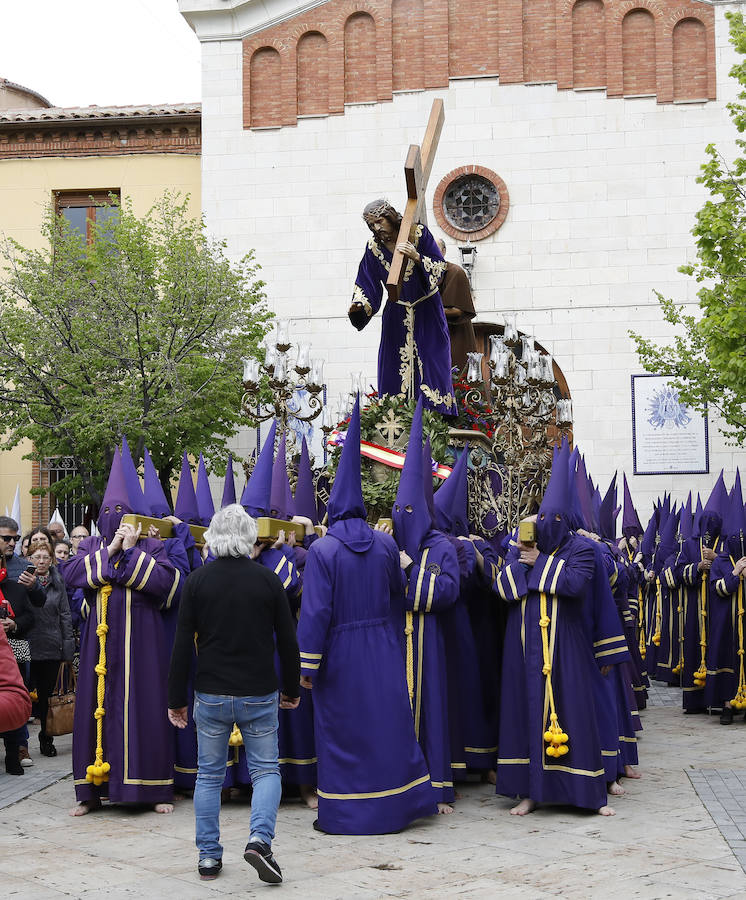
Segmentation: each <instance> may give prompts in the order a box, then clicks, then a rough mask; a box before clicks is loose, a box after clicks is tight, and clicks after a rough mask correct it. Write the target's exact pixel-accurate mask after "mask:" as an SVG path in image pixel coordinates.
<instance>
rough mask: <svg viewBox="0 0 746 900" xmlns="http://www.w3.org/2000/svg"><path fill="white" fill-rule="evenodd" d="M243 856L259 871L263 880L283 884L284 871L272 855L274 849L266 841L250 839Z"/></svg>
mask: <svg viewBox="0 0 746 900" xmlns="http://www.w3.org/2000/svg"><path fill="white" fill-rule="evenodd" d="M243 858H244V859H245V860H246V862H247V863H248V864H249V865H250V866H253V867H254V868H255V869H256V870H257V872H258V873H259V877H260V878H261V880H262V881H266V882H267V883H268V884H282V872H281V871H280V867H279V866H278V865H277V861H276V860H275V858H274V856H272V850H271V849H270V848H269V847H268V846H267V845H266V844H265V843H264V841H249V843H248V844H247V845H246V849H245V850H244V852H243Z"/></svg>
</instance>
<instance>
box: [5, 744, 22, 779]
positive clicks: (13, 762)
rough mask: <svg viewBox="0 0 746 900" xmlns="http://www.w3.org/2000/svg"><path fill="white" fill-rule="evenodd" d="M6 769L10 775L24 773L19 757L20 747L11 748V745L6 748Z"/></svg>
mask: <svg viewBox="0 0 746 900" xmlns="http://www.w3.org/2000/svg"><path fill="white" fill-rule="evenodd" d="M5 771H6V772H7V773H8V775H23V766H22V765H21V761H20V759H19V758H18V748H17V747H16V748H15V749H14V750H11V749H10V748H9V747H6V749H5Z"/></svg>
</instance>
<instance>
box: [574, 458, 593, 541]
mask: <svg viewBox="0 0 746 900" xmlns="http://www.w3.org/2000/svg"><path fill="white" fill-rule="evenodd" d="M575 491H576V492H577V495H578V499H579V500H580V509H581V511H582V513H583V527H584V528H585V529H587V530H588V531H595V529H594V527H593V526H594V522H593V500H592V498H591V493H590V485H589V484H588V473H587V472H586V469H585V460H584V459H583V457H582V456H581V457H580V459H579V460H578V468H577V471H576V473H575Z"/></svg>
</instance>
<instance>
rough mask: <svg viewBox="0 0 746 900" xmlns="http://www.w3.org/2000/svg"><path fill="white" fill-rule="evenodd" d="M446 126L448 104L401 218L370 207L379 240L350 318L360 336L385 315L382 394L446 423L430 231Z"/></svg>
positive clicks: (413, 166) (429, 137)
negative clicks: (431, 195)
mask: <svg viewBox="0 0 746 900" xmlns="http://www.w3.org/2000/svg"><path fill="white" fill-rule="evenodd" d="M442 125H443V101H442V100H436V101H435V102H434V103H433V110H432V112H431V114H430V121H429V123H428V127H427V130H426V132H425V140H424V141H423V144H422V150H420V147H418V146H417V145H416V144H413V145H412V146H411V147H410V149H409V154H408V156H407V163H406V165H405V175H406V179H407V192H408V200H407V206H406V209H405V212H404V215H403V216H401V215H399V213H398V212H397V211H396V210H395V209H394V207H393V206H391V204H390V203H388V201H386V200H376V201H374V202H373V203H369V204H368V205H367V206H366V207H365V209H364V210H363V219H364V220H365V222H366V224H367V225H368V228H370V230H371V232H372V234H371V237H370V238H369V240H368V245H367V247H366V249H365V254H364V255H363V258H362V260H361V262H360V266H359V268H358V273H357V278H356V279H355V289H354V291H353V295H352V305H351V306H350V309H349V312H348V314H349V317H350V321H351V322H352V324H353V325H354V326H355V328H357V329H358V330H361V329H362V328H364V327H365V326H366V325H367V324H368V322H369V321H370V320H371V318H372V317H373V316H374V315H375V313H377V312H378V310H379V308H380V306H381V302H382V300H383V285H386V290H387V291H388V299H387V302H386V306H385V308H384V311H383V322H382V327H381V344H380V346H379V349H378V392H379V394H404V395H405V396H406V397H407V398H408V399H410V400H412V399H413V400H417V399H418V398H419V396H420V394H422V396H423V400H424V403H425V405H426V406H428V407H430V408H431V409H437V410H438V411H439V412H441V413H443V414H445V415H454V414H455V412H456V398H455V396H454V393H453V385H452V381H451V344H450V340H449V337H448V325H447V323H446V317H445V313H444V312H443V303H442V300H441V297H440V293H439V291H438V285H439V284H440V282H441V281H442V279H443V275H444V274H445V271H446V263H445V261H444V259H443V256H442V255H441V252H440V249H439V247H438V245H437V244H436V243H435V239H434V238H433V236H432V234H431V233H430V231H429V230H428V228H427V225H426V214H425V202H424V201H425V187H426V185H427V179H428V177H429V175H430V170H431V168H432V164H433V159H434V156H435V149H436V147H437V143H438V137H439V135H440V130H441V128H442Z"/></svg>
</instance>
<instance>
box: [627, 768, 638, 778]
mask: <svg viewBox="0 0 746 900" xmlns="http://www.w3.org/2000/svg"><path fill="white" fill-rule="evenodd" d="M624 777H625V778H642V775H640V773H639V772H637V771H636V770H635V767H634V766H625V767H624Z"/></svg>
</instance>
